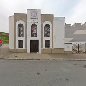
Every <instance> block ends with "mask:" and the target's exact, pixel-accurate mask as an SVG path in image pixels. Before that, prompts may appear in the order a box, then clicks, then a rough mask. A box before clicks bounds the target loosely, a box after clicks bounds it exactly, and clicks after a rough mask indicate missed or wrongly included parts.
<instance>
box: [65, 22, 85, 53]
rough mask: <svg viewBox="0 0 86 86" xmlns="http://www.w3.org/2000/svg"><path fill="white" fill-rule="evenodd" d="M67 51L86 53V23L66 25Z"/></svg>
mask: <svg viewBox="0 0 86 86" xmlns="http://www.w3.org/2000/svg"><path fill="white" fill-rule="evenodd" d="M65 51H67V52H69V51H70V52H73V53H85V52H86V23H84V24H81V23H75V24H74V25H71V24H65Z"/></svg>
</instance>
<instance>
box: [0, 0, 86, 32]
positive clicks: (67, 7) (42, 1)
mask: <svg viewBox="0 0 86 86" xmlns="http://www.w3.org/2000/svg"><path fill="white" fill-rule="evenodd" d="M27 9H41V12H42V13H43V14H46V13H48V14H49V13H50V14H54V16H55V17H65V22H66V23H68V24H74V23H82V24H83V23H84V22H86V0H0V32H9V16H11V15H13V14H14V13H27Z"/></svg>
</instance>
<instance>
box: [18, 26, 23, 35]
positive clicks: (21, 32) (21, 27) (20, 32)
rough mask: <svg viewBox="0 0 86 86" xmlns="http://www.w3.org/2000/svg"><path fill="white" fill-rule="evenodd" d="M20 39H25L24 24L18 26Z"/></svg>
mask: <svg viewBox="0 0 86 86" xmlns="http://www.w3.org/2000/svg"><path fill="white" fill-rule="evenodd" d="M18 37H24V26H23V24H18Z"/></svg>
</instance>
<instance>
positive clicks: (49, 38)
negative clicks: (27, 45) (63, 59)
mask: <svg viewBox="0 0 86 86" xmlns="http://www.w3.org/2000/svg"><path fill="white" fill-rule="evenodd" d="M46 24H49V25H50V37H44V26H45V25H46ZM45 40H50V48H52V24H51V22H50V21H45V22H44V23H43V48H45Z"/></svg>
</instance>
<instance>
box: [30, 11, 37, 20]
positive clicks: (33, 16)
mask: <svg viewBox="0 0 86 86" xmlns="http://www.w3.org/2000/svg"><path fill="white" fill-rule="evenodd" d="M31 19H38V14H37V11H36V10H32V11H31Z"/></svg>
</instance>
